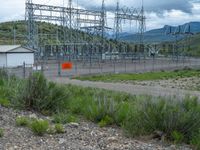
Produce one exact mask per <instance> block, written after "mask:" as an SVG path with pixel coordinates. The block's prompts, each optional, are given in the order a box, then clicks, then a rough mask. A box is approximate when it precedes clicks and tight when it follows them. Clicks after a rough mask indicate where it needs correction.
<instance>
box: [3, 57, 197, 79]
mask: <svg viewBox="0 0 200 150" xmlns="http://www.w3.org/2000/svg"><path fill="white" fill-rule="evenodd" d="M65 62H68V61H65V60H45V61H44V60H40V61H37V62H35V64H33V65H32V64H25V63H24V64H23V65H22V66H19V67H16V68H4V69H5V70H7V72H8V73H9V74H14V75H16V76H18V77H22V78H26V77H27V76H28V75H29V74H30V73H32V72H35V71H41V72H43V73H44V75H45V76H46V77H49V78H52V77H59V76H62V77H69V78H71V77H76V76H81V75H89V74H104V73H142V72H154V71H165V70H175V69H183V68H200V59H199V58H191V57H180V58H179V59H172V58H170V57H159V58H158V57H156V58H150V57H149V58H142V59H111V60H103V61H98V60H90V59H89V60H79V59H76V60H75V59H74V60H71V61H70V63H71V64H72V68H70V69H65V70H63V69H62V64H63V63H65Z"/></svg>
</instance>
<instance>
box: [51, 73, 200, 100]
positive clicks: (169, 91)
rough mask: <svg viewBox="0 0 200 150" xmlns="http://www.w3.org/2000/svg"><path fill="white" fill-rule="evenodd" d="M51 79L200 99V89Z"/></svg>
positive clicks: (115, 89) (104, 87) (155, 94)
mask: <svg viewBox="0 0 200 150" xmlns="http://www.w3.org/2000/svg"><path fill="white" fill-rule="evenodd" d="M50 80H51V81H54V82H57V83H61V84H72V85H78V86H83V87H93V88H100V89H106V90H112V91H118V92H126V93H129V94H133V95H152V96H167V97H174V96H175V97H177V98H180V99H181V98H184V97H185V96H186V95H191V96H197V97H198V98H199V99H200V92H199V91H190V90H183V89H178V88H168V87H162V86H159V85H154V86H143V85H134V84H131V83H130V84H129V83H105V82H93V81H80V80H73V79H72V80H71V79H69V78H64V77H61V78H51V79H50Z"/></svg>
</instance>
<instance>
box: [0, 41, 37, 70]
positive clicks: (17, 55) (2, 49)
mask: <svg viewBox="0 0 200 150" xmlns="http://www.w3.org/2000/svg"><path fill="white" fill-rule="evenodd" d="M24 62H25V64H28V65H33V64H34V50H32V49H29V48H26V47H23V46H21V45H0V67H18V66H22V65H23V63H24Z"/></svg>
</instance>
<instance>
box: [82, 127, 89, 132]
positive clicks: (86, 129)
mask: <svg viewBox="0 0 200 150" xmlns="http://www.w3.org/2000/svg"><path fill="white" fill-rule="evenodd" d="M89 130H90V129H89V128H87V127H83V128H82V131H84V132H87V131H89Z"/></svg>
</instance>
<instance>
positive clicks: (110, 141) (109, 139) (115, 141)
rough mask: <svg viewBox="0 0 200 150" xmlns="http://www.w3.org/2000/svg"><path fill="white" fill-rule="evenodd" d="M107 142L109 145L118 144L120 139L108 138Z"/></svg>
mask: <svg viewBox="0 0 200 150" xmlns="http://www.w3.org/2000/svg"><path fill="white" fill-rule="evenodd" d="M107 141H108V142H109V143H117V142H118V139H117V137H109V138H107Z"/></svg>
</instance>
